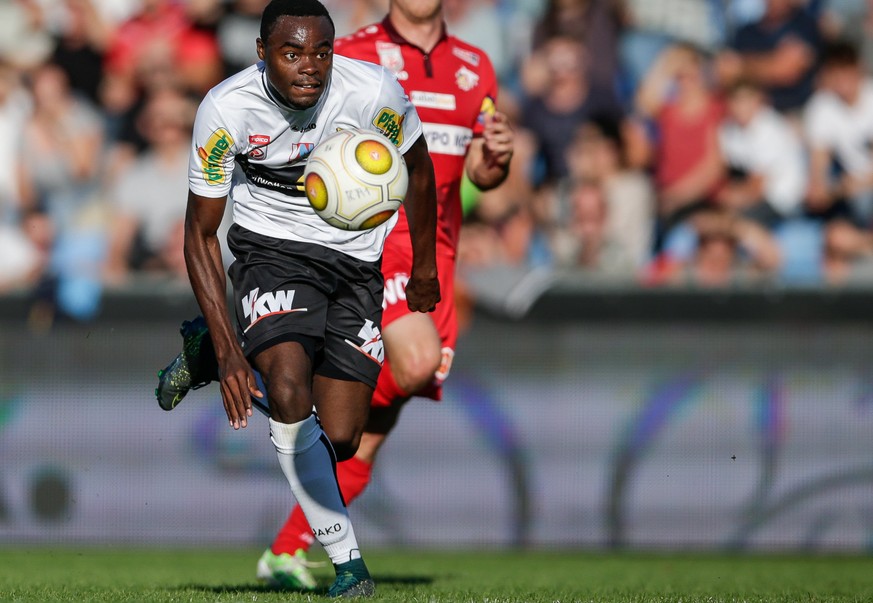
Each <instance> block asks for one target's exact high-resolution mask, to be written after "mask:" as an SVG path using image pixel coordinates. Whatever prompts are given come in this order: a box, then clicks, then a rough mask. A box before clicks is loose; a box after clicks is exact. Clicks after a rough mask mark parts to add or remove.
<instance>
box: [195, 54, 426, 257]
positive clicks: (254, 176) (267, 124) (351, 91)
mask: <svg viewBox="0 0 873 603" xmlns="http://www.w3.org/2000/svg"><path fill="white" fill-rule="evenodd" d="M349 128H362V129H366V130H373V131H375V132H380V133H382V134H383V135H385V136H387V137H388V138H389V139H390V140H391V141H392V142H393V143H394V144H395V145H396V146H397V148H398V149H399V150H400V152H401V154H402V153H405V152H406V151H407V150H408V149H409V148H410V147H411V146H412V144H413V142H415V140H416V139H417V138H418V137H419V135H420V134H421V122H420V120H419V118H418V114H417V113H416V112H415V108H414V107H413V106H412V104H411V103H410V102H409V99H408V98H407V96H406V94H405V93H404V91H403V88H402V87H401V86H400V84H399V83H397V80H396V79H395V78H394V76H392V75H391V74H390V73H389V72H388V71H386V70H385V69H383V68H382V67H380V66H378V65H373V64H371V63H366V62H363V61H358V60H354V59H349V58H346V57H342V56H337V55H335V56H334V60H333V69H332V71H331V75H330V78H329V80H328V82H327V84H326V89H325V91H324V93H323V94H322V96H321V98H320V99H319V101H318V103H317V104H316V105H315V106H314V107H312V108H310V109H306V110H296V109H292V108H291V107H289V106H287V104H285V102H284V101H283V100H282V99H281V98H280V97H279V96H278V95H276V94H275V92H274V91H272V90H271V89H270V87H269V86H268V84H267V77H266V74H265V72H264V64H263V63H262V62H261V63H258V64H256V65H253V66H251V67H249V68H248V69H245V70H244V71H241V72H240V73H238V74H236V75H234V76H232V77H230V78H228V79H227V80H225V81H224V82H222V83H220V84H219V85H217V86H216V87H215V88H213V89H212V90H210V91H209V93H208V94H207V95H206V98H205V99H204V100H203V102H202V103H201V105H200V108H199V109H198V111H197V119H196V120H195V123H194V137H193V138H194V140H193V145H192V149H191V156H190V161H189V171H188V182H189V188H190V189H191V191H192V192H193V193H195V194H197V195H200V196H203V197H211V198H221V197H224V196H225V195H227V196H229V198H230V199H231V200H232V202H233V221H234V222H235V223H236V224H239V225H240V226H243V227H245V228H246V229H248V230H251V231H253V232H256V233H260V234H263V235H266V236H270V237H274V238H277V239H286V240H291V241H299V242H303V243H315V244H318V245H323V246H325V247H330V248H332V249H335V250H337V251H341V252H343V253H345V254H348V255H350V256H352V257H355V258H358V259H360V260H364V261H370V262H372V261H376V260H378V259H379V257H380V256H381V254H382V245H383V243H384V241H385V237H386V236H387V235H388V233H389V232H390V231H391V228H392V227H393V226H394V224H395V222H396V221H397V216H396V215H395V216H394V217H392V218H391V219H390V220H388V221H387V222H385V223H384V224H382V225H380V226H377V227H376V228H374V229H371V230H366V231H360V232H353V231H345V230H340V229H338V228H335V227H333V226H330V225H329V224H327V223H326V222H324V221H323V220H322V219H321V218H319V217H318V216H317V215H316V213H315V212H314V211H313V209H312V207H311V206H310V205H309V202H308V201H307V199H306V196H305V193H304V188H303V170H304V168H305V166H306V160H307V156H308V155H309V153H311V152H312V150H313V149H314V148H315V146H316V145H317V144H318V143H319V142H320V141H321V140H322V139H324V138H327V137H328V136H330V135H331V134H333V133H335V132H337V131H338V130H343V129H349Z"/></svg>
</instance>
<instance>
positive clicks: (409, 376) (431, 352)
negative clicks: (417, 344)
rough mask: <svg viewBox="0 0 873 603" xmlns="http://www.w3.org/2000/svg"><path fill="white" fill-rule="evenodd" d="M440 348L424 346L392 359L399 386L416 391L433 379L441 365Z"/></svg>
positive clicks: (392, 368) (394, 374)
mask: <svg viewBox="0 0 873 603" xmlns="http://www.w3.org/2000/svg"><path fill="white" fill-rule="evenodd" d="M440 360H441V358H440V349H439V348H438V347H433V346H424V347H421V348H419V349H417V350H415V353H411V354H404V355H403V356H402V357H398V358H396V359H395V358H392V359H391V371H392V374H393V376H394V380H395V381H396V382H397V385H398V387H400V388H401V389H402V390H403V391H406V392H415V391H418V390H420V389H421V388H423V387H424V386H426V385H427V384H428V383H430V382H431V381H432V380H433V375H434V373H436V371H437V369H438V368H439V367H440Z"/></svg>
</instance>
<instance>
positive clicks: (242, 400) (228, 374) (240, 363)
mask: <svg viewBox="0 0 873 603" xmlns="http://www.w3.org/2000/svg"><path fill="white" fill-rule="evenodd" d="M218 374H219V380H220V383H221V400H222V402H224V411H225V412H226V413H227V420H228V421H229V422H230V426H231V427H233V428H234V429H239V428H240V427H245V426H246V425H247V424H248V417H250V416H252V398H251V397H252V396H254V397H255V398H263V397H264V394H263V393H262V392H261V390H259V389H258V385H257V381H256V380H255V373H254V371H253V370H252V367H251V365H249V363H248V360H246V359H245V356H243V354H242V350H239V349H237V350H235V351H234V352H233V353H231V354H229V355H228V356H227V359H226V360H224V361H223V362H219V365H218Z"/></svg>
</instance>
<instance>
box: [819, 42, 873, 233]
mask: <svg viewBox="0 0 873 603" xmlns="http://www.w3.org/2000/svg"><path fill="white" fill-rule="evenodd" d="M820 81H821V89H820V90H818V91H817V92H816V93H815V95H814V96H813V97H812V99H811V100H810V102H809V105H808V107H807V109H806V113H805V115H804V126H805V127H804V129H805V133H806V138H807V141H808V143H809V146H810V166H809V174H810V175H809V192H808V196H807V198H808V203H809V208H810V211H811V212H812V213H814V214H817V215H820V216H823V217H825V218H832V217H844V218H847V219H849V220H850V221H851V222H853V223H855V224H856V225H859V226H865V227H869V226H870V223H871V218H873V152H871V146H873V80H871V79H870V78H869V77H866V76H865V75H864V70H863V68H862V66H861V62H860V58H859V56H858V52H857V49H856V48H855V47H854V46H852V45H850V44H846V43H837V44H834V45H833V46H831V47H830V48H829V49H828V51H827V52H826V53H825V56H824V60H823V63H822V70H821V77H820Z"/></svg>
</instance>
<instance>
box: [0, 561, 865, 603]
mask: <svg viewBox="0 0 873 603" xmlns="http://www.w3.org/2000/svg"><path fill="white" fill-rule="evenodd" d="M259 554H260V551H256V550H233V551H221V550H219V551H216V550H202V551H193V550H165V551H159V550H134V551H131V550H124V549H98V548H91V549H81V550H74V549H14V548H5V549H0V601H3V602H6V601H39V602H42V603H48V602H54V601H88V602H97V603H100V602H109V601H112V602H115V601H130V602H138V603H150V602H153V601H178V602H183V601H184V602H200V601H209V602H214V601H220V602H230V601H240V602H243V601H246V602H259V603H266V602H272V601H291V602H294V601H320V600H326V599H324V598H323V594H324V590H322V591H321V593H320V594H319V593H316V594H297V593H287V592H280V591H275V590H270V589H268V588H265V587H262V586H260V585H258V584H257V583H256V581H255V580H254V567H255V561H256V560H257V558H258V555H259ZM367 562H368V565H369V566H370V570H371V572H372V573H373V576H374V578H375V579H376V583H377V596H376V599H375V600H378V601H403V602H408V603H415V602H421V603H443V602H454V601H458V602H482V603H486V602H487V603H528V602H530V603H557V602H560V603H570V602H586V603H587V602H617V603H661V602H676V603H679V602H681V603H697V602H700V603H720V602H737V603H739V602H749V603H752V602H761V603H770V602H774V603H803V602H819V601H820V602H844V601H846V602H853V603H861V602H867V601H873V559H871V558H868V557H844V556H822V557H800V556H797V557H794V556H757V555H756V556H727V555H716V554H681V555H677V554H671V555H657V554H637V553H634V554H616V553H605V554H599V553H593V552H589V553H578V552H566V553H562V552H551V551H550V552H507V553H500V552H494V551H488V552H471V551H463V552H447V551H446V552H442V551H441V552H431V551H418V550H411V551H372V552H370V553H368V555H367ZM316 575H317V577H318V578H319V579H320V582H321V583H322V584H323V585H324V587H325V589H326V587H327V586H328V585H329V583H330V580H331V577H332V571H331V570H330V569H329V568H327V567H325V568H321V569H318V570H316Z"/></svg>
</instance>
